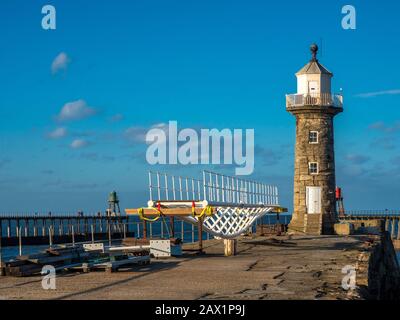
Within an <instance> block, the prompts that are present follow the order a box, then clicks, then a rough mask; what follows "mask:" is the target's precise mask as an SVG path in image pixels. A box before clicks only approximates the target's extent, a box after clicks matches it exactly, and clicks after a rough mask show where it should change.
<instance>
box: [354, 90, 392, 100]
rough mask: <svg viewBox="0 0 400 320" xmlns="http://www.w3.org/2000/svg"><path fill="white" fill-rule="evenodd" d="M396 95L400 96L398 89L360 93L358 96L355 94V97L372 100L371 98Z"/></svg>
mask: <svg viewBox="0 0 400 320" xmlns="http://www.w3.org/2000/svg"><path fill="white" fill-rule="evenodd" d="M397 94H400V89H394V90H383V91H376V92H367V93H360V94H357V95H356V97H359V98H373V97H377V96H387V95H397Z"/></svg>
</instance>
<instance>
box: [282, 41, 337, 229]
mask: <svg viewBox="0 0 400 320" xmlns="http://www.w3.org/2000/svg"><path fill="white" fill-rule="evenodd" d="M310 49H311V53H312V57H311V60H310V62H309V63H307V64H306V65H305V66H304V67H303V68H302V69H301V70H300V71H299V72H297V73H296V77H297V93H296V94H289V95H287V96H286V110H287V111H288V112H290V113H291V114H293V115H294V116H295V117H296V148H295V170H294V208H293V209H294V210H293V217H292V220H291V222H290V224H289V232H290V233H302V234H314V235H320V234H331V233H333V225H334V223H335V222H336V221H337V214H336V203H335V201H336V200H335V187H336V181H335V155H334V137H333V118H334V117H335V115H337V114H338V113H340V112H342V111H343V98H342V96H341V95H334V94H332V93H331V79H332V77H333V74H332V73H331V72H330V71H328V70H327V69H326V68H325V67H324V66H323V65H322V64H320V63H319V61H318V59H317V52H318V46H317V45H316V44H313V45H311V48H310Z"/></svg>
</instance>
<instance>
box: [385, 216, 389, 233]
mask: <svg viewBox="0 0 400 320" xmlns="http://www.w3.org/2000/svg"><path fill="white" fill-rule="evenodd" d="M385 231H389V219H388V218H387V217H386V218H385Z"/></svg>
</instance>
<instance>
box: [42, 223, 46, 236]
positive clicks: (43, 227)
mask: <svg viewBox="0 0 400 320" xmlns="http://www.w3.org/2000/svg"><path fill="white" fill-rule="evenodd" d="M45 224H46V219H42V237H44V236H45V235H46V227H45Z"/></svg>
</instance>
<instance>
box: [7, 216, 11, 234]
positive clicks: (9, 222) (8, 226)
mask: <svg viewBox="0 0 400 320" xmlns="http://www.w3.org/2000/svg"><path fill="white" fill-rule="evenodd" d="M7 238H11V220H10V219H8V225H7Z"/></svg>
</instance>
